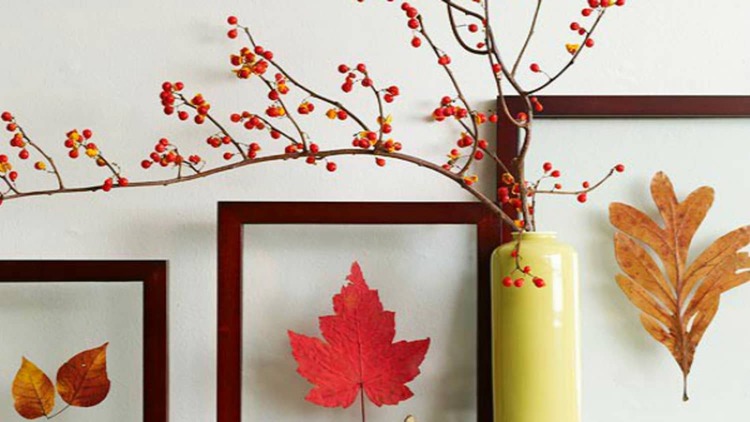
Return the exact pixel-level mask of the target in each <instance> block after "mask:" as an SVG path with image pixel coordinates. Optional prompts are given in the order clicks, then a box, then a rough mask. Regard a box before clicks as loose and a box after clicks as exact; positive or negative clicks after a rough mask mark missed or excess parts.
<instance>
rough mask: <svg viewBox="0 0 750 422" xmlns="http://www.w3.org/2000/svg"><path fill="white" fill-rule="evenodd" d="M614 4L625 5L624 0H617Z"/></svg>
mask: <svg viewBox="0 0 750 422" xmlns="http://www.w3.org/2000/svg"><path fill="white" fill-rule="evenodd" d="M615 4H616V5H618V6H625V0H617V1H616V2H615Z"/></svg>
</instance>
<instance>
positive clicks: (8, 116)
mask: <svg viewBox="0 0 750 422" xmlns="http://www.w3.org/2000/svg"><path fill="white" fill-rule="evenodd" d="M0 118H1V119H2V120H3V121H4V122H9V121H11V120H13V115H12V114H10V112H8V111H4V112H3V114H2V115H0Z"/></svg>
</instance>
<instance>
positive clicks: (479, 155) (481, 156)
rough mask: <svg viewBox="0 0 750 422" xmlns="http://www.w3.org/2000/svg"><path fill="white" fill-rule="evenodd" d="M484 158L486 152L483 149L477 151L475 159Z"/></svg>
mask: <svg viewBox="0 0 750 422" xmlns="http://www.w3.org/2000/svg"><path fill="white" fill-rule="evenodd" d="M483 158H484V153H483V152H482V151H477V152H475V153H474V159H475V160H481V159H483Z"/></svg>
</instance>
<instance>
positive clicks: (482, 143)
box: [477, 139, 489, 149]
mask: <svg viewBox="0 0 750 422" xmlns="http://www.w3.org/2000/svg"><path fill="white" fill-rule="evenodd" d="M477 146H478V147H479V148H481V149H487V148H488V147H489V144H488V143H487V141H485V140H484V139H482V140H480V141H479V143H478V144H477Z"/></svg>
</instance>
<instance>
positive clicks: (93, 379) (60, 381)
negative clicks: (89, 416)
mask: <svg viewBox="0 0 750 422" xmlns="http://www.w3.org/2000/svg"><path fill="white" fill-rule="evenodd" d="M108 345H109V343H105V344H103V345H102V346H99V347H97V348H94V349H91V350H85V351H83V352H81V353H79V354H77V355H75V356H73V357H72V358H70V360H69V361H67V362H65V364H63V366H61V367H60V369H59V370H58V371H57V392H58V393H59V394H60V397H62V399H63V400H64V401H65V403H68V404H69V405H71V406H76V407H92V406H96V405H97V404H99V403H101V402H102V401H104V399H106V398H107V395H108V394H109V388H110V381H109V378H108V377H107V346H108Z"/></svg>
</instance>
